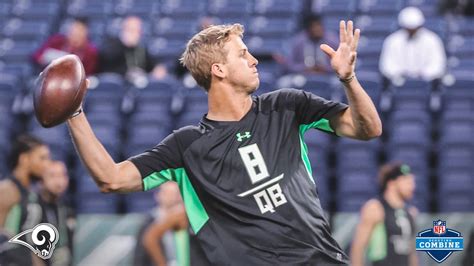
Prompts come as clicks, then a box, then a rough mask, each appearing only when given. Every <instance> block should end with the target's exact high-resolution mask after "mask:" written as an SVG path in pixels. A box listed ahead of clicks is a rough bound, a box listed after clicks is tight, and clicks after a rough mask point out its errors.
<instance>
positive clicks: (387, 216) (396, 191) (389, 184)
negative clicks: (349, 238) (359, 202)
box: [351, 163, 418, 266]
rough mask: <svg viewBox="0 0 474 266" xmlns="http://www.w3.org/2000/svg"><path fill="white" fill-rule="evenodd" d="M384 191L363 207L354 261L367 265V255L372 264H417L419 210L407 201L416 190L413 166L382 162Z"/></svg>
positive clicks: (353, 262)
mask: <svg viewBox="0 0 474 266" xmlns="http://www.w3.org/2000/svg"><path fill="white" fill-rule="evenodd" d="M379 181H380V187H381V192H382V195H381V197H380V198H379V199H371V200H369V201H368V202H367V203H365V204H364V206H363V207H362V210H361V217H360V222H359V225H358V226H357V229H356V233H355V236H354V241H353V243H352V251H351V263H352V265H354V266H358V265H360V266H362V265H364V259H365V257H366V252H365V251H366V249H367V255H368V256H367V258H368V259H369V260H370V261H371V262H372V265H374V266H378V265H383V266H391V265H393V266H403V265H410V266H415V265H418V259H417V257H416V250H415V234H416V233H415V223H414V216H415V215H416V213H417V210H416V209H415V208H414V207H410V208H409V207H408V206H407V201H409V200H410V199H411V198H413V193H414V191H415V181H414V176H413V174H412V173H411V172H410V167H409V166H408V165H406V164H401V163H390V164H386V165H384V166H382V167H381V168H380V172H379Z"/></svg>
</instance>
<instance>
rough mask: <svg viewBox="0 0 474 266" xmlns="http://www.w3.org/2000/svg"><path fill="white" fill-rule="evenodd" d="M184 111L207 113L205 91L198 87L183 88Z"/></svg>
mask: <svg viewBox="0 0 474 266" xmlns="http://www.w3.org/2000/svg"><path fill="white" fill-rule="evenodd" d="M183 95H184V97H185V102H184V111H186V112H188V113H190V112H195V113H197V114H204V113H207V93H205V92H204V90H203V89H201V88H199V87H194V88H189V89H184V91H183Z"/></svg>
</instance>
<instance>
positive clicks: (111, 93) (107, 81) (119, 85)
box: [85, 73, 126, 113]
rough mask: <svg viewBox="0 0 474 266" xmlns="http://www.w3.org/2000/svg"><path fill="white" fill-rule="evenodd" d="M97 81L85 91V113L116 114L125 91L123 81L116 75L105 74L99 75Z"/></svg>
mask: <svg viewBox="0 0 474 266" xmlns="http://www.w3.org/2000/svg"><path fill="white" fill-rule="evenodd" d="M97 81H98V82H97V84H94V83H93V84H91V87H90V88H89V90H88V91H87V94H86V100H85V109H86V111H88V112H107V113H118V112H119V111H120V107H121V103H122V100H123V97H124V94H125V90H126V87H125V83H124V81H123V79H122V78H121V77H120V76H119V75H117V74H113V73H106V74H102V75H99V76H98V80H97Z"/></svg>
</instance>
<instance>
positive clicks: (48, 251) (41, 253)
mask: <svg viewBox="0 0 474 266" xmlns="http://www.w3.org/2000/svg"><path fill="white" fill-rule="evenodd" d="M30 232H31V241H32V242H33V245H30V244H29V243H27V242H25V241H23V240H21V239H20V237H22V236H24V235H26V234H28V233H30ZM58 239H59V233H58V229H56V227H54V226H53V225H52V224H49V223H41V224H38V225H37V226H35V227H34V228H33V229H28V230H25V231H23V232H21V233H19V234H18V235H16V236H14V237H12V238H11V239H10V240H9V241H8V242H10V243H16V244H20V245H23V246H25V247H27V248H29V249H30V250H31V251H33V252H34V253H35V254H36V255H37V256H38V257H40V258H42V259H49V258H51V256H52V255H53V251H54V248H55V246H56V243H57V242H58Z"/></svg>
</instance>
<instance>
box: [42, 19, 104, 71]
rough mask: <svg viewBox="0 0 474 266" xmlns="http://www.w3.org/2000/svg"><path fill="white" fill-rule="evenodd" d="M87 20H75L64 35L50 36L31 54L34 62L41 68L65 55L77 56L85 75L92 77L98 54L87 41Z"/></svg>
mask: <svg viewBox="0 0 474 266" xmlns="http://www.w3.org/2000/svg"><path fill="white" fill-rule="evenodd" d="M88 34H89V29H88V25H87V20H86V19H84V18H75V19H74V20H73V21H72V22H71V23H70V24H69V25H68V27H67V31H66V34H65V35H63V34H56V35H53V36H51V37H50V38H49V39H48V40H47V41H46V42H45V43H44V44H43V45H42V46H41V48H39V49H38V50H37V51H36V52H35V53H34V54H33V60H34V62H35V63H36V64H37V65H38V66H39V67H41V68H44V67H45V66H47V65H48V64H49V63H50V62H51V61H52V60H54V59H56V58H58V57H61V56H63V55H66V54H75V55H77V56H78V57H79V58H80V59H81V61H82V63H83V65H84V70H85V72H86V75H92V74H94V73H95V72H96V69H97V59H98V58H97V57H98V52H97V49H96V47H95V46H94V45H93V44H92V43H91V42H90V41H89V38H88Z"/></svg>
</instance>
